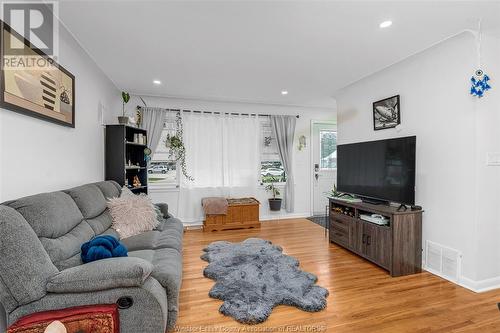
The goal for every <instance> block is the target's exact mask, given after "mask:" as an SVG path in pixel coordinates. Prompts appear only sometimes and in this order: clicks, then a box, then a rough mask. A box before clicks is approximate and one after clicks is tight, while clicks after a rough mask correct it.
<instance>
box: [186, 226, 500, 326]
mask: <svg viewBox="0 0 500 333" xmlns="http://www.w3.org/2000/svg"><path fill="white" fill-rule="evenodd" d="M249 237H260V238H263V239H267V240H270V241H272V242H273V243H275V244H279V245H281V246H282V247H283V248H284V252H285V253H286V254H288V255H291V256H293V257H296V258H297V259H299V260H300V263H301V264H300V267H301V269H303V270H305V271H308V272H311V273H313V274H316V275H317V276H318V284H319V285H321V286H323V287H325V288H327V289H328V290H329V291H330V296H329V297H328V307H327V308H326V309H325V310H323V311H321V312H316V313H308V312H304V311H301V310H299V309H296V308H294V307H289V306H281V305H280V306H278V307H276V308H275V309H274V311H273V313H272V314H271V316H270V317H269V319H268V320H267V321H266V322H264V323H262V324H260V325H256V326H247V325H241V324H238V323H237V322H236V321H234V320H233V319H232V318H231V317H226V316H223V315H221V314H219V312H218V308H219V306H220V305H221V304H222V302H221V301H219V300H214V299H211V298H209V297H208V291H209V290H210V288H211V287H212V286H213V284H214V282H213V281H212V280H210V279H207V278H205V277H203V268H204V267H205V266H206V262H204V261H202V260H201V259H200V255H201V254H202V249H203V248H204V247H205V246H206V245H208V244H210V243H211V242H213V241H217V240H227V241H231V242H239V241H242V240H244V239H246V238H249ZM497 302H500V290H499V291H491V292H487V293H481V294H476V293H473V292H471V291H469V290H467V289H464V288H462V287H459V286H457V285H454V284H452V283H450V282H448V281H446V280H443V279H441V278H439V277H437V276H435V275H432V274H430V273H427V272H424V273H422V274H417V275H411V276H405V277H399V278H391V277H390V276H389V275H388V274H387V273H386V272H385V271H384V270H382V269H381V268H378V267H377V266H375V265H373V264H371V263H369V262H367V261H365V260H363V259H361V258H359V257H357V256H355V255H353V254H351V253H350V252H348V251H347V250H344V249H342V248H340V247H338V246H336V245H333V244H330V243H329V242H328V240H327V238H325V236H324V229H323V228H321V227H320V226H318V225H316V224H314V223H312V222H311V221H308V220H306V219H293V220H281V221H271V222H263V223H262V227H261V228H260V229H247V230H227V231H221V232H203V231H201V230H190V231H187V232H186V233H185V237H184V279H183V282H182V289H181V295H180V313H179V319H178V322H177V328H176V331H179V332H335V333H344V332H356V333H363V332H370V333H372V332H398V333H399V332H422V333H423V332H443V333H445V332H461V333H463V332H481V333H486V332H500V312H499V310H498V307H497ZM287 327H288V329H287Z"/></svg>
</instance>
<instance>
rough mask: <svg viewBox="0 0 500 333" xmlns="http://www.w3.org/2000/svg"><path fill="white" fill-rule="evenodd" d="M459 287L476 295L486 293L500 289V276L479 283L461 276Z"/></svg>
mask: <svg viewBox="0 0 500 333" xmlns="http://www.w3.org/2000/svg"><path fill="white" fill-rule="evenodd" d="M459 285H460V286H462V287H464V288H467V289H469V290H472V291H473V292H476V293H484V292H485V291H490V290H493V289H499V288H500V276H496V277H494V278H490V279H485V280H478V281H476V280H472V279H469V278H467V277H465V276H461V277H460V283H459Z"/></svg>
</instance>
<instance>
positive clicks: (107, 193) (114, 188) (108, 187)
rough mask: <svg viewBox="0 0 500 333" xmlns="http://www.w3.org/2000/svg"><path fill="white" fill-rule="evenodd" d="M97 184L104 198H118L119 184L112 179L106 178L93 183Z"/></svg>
mask: <svg viewBox="0 0 500 333" xmlns="http://www.w3.org/2000/svg"><path fill="white" fill-rule="evenodd" d="M94 185H95V186H97V187H98V188H99V189H100V190H101V192H102V194H103V195H104V197H105V198H106V199H111V198H118V197H119V196H120V189H121V187H120V185H119V184H118V183H117V182H115V181H113V180H107V181H105V182H98V183H94Z"/></svg>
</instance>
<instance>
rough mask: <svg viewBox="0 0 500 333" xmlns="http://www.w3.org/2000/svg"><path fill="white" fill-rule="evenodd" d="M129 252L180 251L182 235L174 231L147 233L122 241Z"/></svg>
mask: <svg viewBox="0 0 500 333" xmlns="http://www.w3.org/2000/svg"><path fill="white" fill-rule="evenodd" d="M122 242H123V244H124V245H125V246H126V247H127V249H128V250H129V251H136V250H156V249H163V248H171V249H175V250H177V251H179V252H181V251H182V235H179V234H178V233H177V232H176V231H169V230H166V231H157V230H154V231H147V232H144V233H142V234H139V235H135V236H132V237H128V238H124V239H122Z"/></svg>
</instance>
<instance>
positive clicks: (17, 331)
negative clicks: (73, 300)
mask: <svg viewBox="0 0 500 333" xmlns="http://www.w3.org/2000/svg"><path fill="white" fill-rule="evenodd" d="M55 320H58V321H60V322H61V323H63V324H64V326H65V328H66V331H67V333H96V332H99V333H119V332H120V328H119V320H118V308H117V306H116V304H110V305H91V306H80V307H74V308H68V309H63V310H54V311H45V312H39V313H35V314H32V315H29V316H26V317H23V318H21V319H19V320H18V321H17V322H15V323H14V324H12V325H11V326H10V327H9V329H8V330H7V333H43V332H44V331H45V328H46V327H47V326H48V325H49V324H50V323H51V322H53V321H55Z"/></svg>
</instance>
